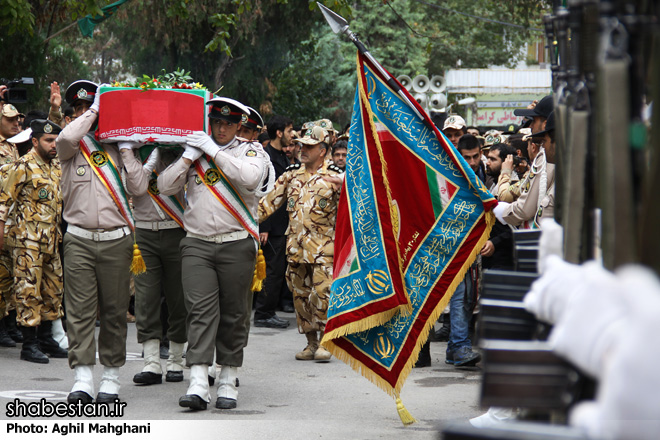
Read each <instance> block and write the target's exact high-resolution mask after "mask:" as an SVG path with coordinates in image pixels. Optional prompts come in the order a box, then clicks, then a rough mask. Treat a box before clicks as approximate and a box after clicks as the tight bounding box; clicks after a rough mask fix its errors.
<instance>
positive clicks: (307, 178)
mask: <svg viewBox="0 0 660 440" xmlns="http://www.w3.org/2000/svg"><path fill="white" fill-rule="evenodd" d="M340 173H341V170H340V169H339V168H337V167H336V166H334V165H328V164H327V163H324V164H323V166H322V167H321V168H319V170H318V171H317V172H316V173H313V174H309V173H308V172H307V170H306V168H305V165H297V166H292V169H290V170H288V171H287V172H285V173H284V174H282V175H281V176H280V177H279V178H278V179H277V182H276V183H275V188H274V189H273V191H272V192H271V193H269V194H268V195H267V196H266V197H264V198H263V199H261V201H260V202H259V221H263V220H265V219H266V218H268V216H270V215H271V214H272V213H273V212H275V210H277V208H279V207H280V206H282V205H286V210H287V212H288V213H289V228H288V230H287V246H286V253H287V261H288V263H289V264H288V268H287V273H286V278H287V283H288V285H289V288H290V289H291V291H292V292H293V304H294V307H295V309H296V319H297V323H298V331H299V332H300V333H308V332H313V331H323V330H324V329H325V323H326V320H327V314H328V297H329V294H330V284H331V283H332V262H333V257H334V239H335V222H336V219H337V203H338V201H339V191H337V190H335V189H334V188H333V186H332V184H331V183H330V182H327V181H325V180H323V177H324V176H337V175H339V174H340Z"/></svg>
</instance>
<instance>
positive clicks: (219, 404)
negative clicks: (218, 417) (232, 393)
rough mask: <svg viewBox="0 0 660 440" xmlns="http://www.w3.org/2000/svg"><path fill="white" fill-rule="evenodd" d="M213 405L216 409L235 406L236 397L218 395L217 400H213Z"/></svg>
mask: <svg viewBox="0 0 660 440" xmlns="http://www.w3.org/2000/svg"><path fill="white" fill-rule="evenodd" d="M215 407H216V408H218V409H233V408H236V399H229V398H227V397H218V400H216V401H215Z"/></svg>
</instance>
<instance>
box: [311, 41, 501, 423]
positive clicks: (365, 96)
mask: <svg viewBox="0 0 660 440" xmlns="http://www.w3.org/2000/svg"><path fill="white" fill-rule="evenodd" d="M357 76H358V86H357V91H356V94H355V103H354V107H353V116H352V120H351V127H350V135H349V143H348V157H347V165H346V180H345V183H344V186H343V188H342V194H341V198H340V202H339V207H338V212H337V225H336V232H335V260H334V276H335V280H334V281H333V283H332V288H331V291H332V292H331V295H330V299H329V308H328V321H327V324H326V327H325V336H324V338H323V345H324V346H325V347H326V348H328V350H330V351H331V352H332V353H333V354H334V355H335V356H336V357H337V358H339V359H341V360H342V361H344V362H346V363H347V364H349V365H350V366H351V367H352V368H353V369H354V370H356V371H358V372H360V373H361V374H362V375H363V376H365V377H366V378H367V379H369V380H370V381H372V382H374V383H375V384H376V385H377V386H379V387H380V388H382V389H383V390H384V391H386V392H387V393H389V394H390V395H392V396H393V397H395V398H396V399H397V406H398V408H399V413H400V415H401V419H402V421H404V423H412V421H414V419H412V418H411V417H409V414H407V412H406V411H405V408H403V405H402V404H401V401H400V399H399V392H400V390H401V387H402V386H403V383H404V382H405V380H406V377H407V376H408V374H409V373H410V370H411V368H412V367H413V365H414V363H415V361H416V360H417V356H418V354H419V351H420V349H421V346H422V345H423V344H424V343H425V342H426V340H427V337H428V334H429V331H430V329H431V328H432V327H433V324H434V322H435V321H436V320H437V319H438V317H439V315H440V313H442V311H443V310H444V308H445V307H446V305H447V303H448V302H449V299H450V297H451V295H452V294H453V292H454V290H455V289H456V286H457V285H458V284H459V283H460V282H461V281H462V280H463V278H464V276H465V274H466V272H467V270H468V268H469V267H470V265H471V264H472V262H473V261H474V260H475V258H476V256H477V255H478V253H479V251H480V250H481V248H482V247H483V245H484V244H485V242H486V241H487V240H488V238H489V236H490V230H491V228H492V225H493V223H494V221H495V220H494V216H493V214H492V212H489V211H490V210H491V209H492V208H493V207H494V206H495V205H496V204H497V202H496V201H495V199H494V198H493V196H492V195H491V194H490V193H489V192H488V190H487V189H486V188H485V186H484V185H483V183H482V182H481V181H480V180H479V178H478V177H477V176H476V175H475V174H474V172H473V171H472V169H471V168H470V167H469V165H468V164H467V163H466V162H465V160H464V159H463V158H462V157H461V155H460V154H459V153H458V151H457V150H456V149H455V148H454V147H453V146H452V144H451V143H450V142H449V141H448V140H447V139H446V138H445V137H444V136H443V135H442V134H441V133H440V132H439V131H438V130H437V128H436V127H435V126H434V125H433V123H432V122H431V120H430V118H429V117H428V115H427V114H426V112H425V111H424V110H423V109H421V107H419V106H418V104H417V102H416V101H415V99H414V98H412V97H411V96H410V95H409V94H408V93H407V92H405V89H404V93H405V94H406V96H407V97H408V98H409V100H410V101H411V102H412V103H413V105H415V106H416V108H417V110H418V113H420V114H421V115H423V118H424V119H422V118H420V117H419V116H418V115H417V113H416V112H415V111H414V110H413V108H411V107H410V106H409V104H407V103H406V102H405V101H404V100H403V99H402V98H401V96H399V95H397V93H396V92H395V91H394V90H393V89H392V87H391V86H390V85H389V83H388V78H386V77H385V76H384V75H383V74H381V73H380V72H379V71H378V69H377V68H376V67H375V66H374V64H373V63H372V62H371V61H369V59H368V58H367V57H365V56H363V55H362V54H361V53H358V58H357ZM389 80H390V81H395V80H394V79H392V78H389Z"/></svg>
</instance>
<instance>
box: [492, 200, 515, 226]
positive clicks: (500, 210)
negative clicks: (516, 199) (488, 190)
mask: <svg viewBox="0 0 660 440" xmlns="http://www.w3.org/2000/svg"><path fill="white" fill-rule="evenodd" d="M510 204H511V203H507V202H499V203H498V204H497V206H496V207H495V208H493V214H495V217H497V219H498V220H499V221H500V223H502V224H503V225H506V224H507V222H506V221H505V220H504V217H503V215H504V210H505V209H506V208H507V206H509V205H510Z"/></svg>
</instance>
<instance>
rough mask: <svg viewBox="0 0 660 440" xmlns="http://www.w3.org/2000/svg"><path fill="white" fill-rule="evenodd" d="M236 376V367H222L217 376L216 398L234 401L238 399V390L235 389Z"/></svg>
mask: <svg viewBox="0 0 660 440" xmlns="http://www.w3.org/2000/svg"><path fill="white" fill-rule="evenodd" d="M237 374H238V369H237V368H236V367H229V366H227V365H223V366H222V368H221V369H220V374H219V375H218V382H219V384H218V397H225V398H227V399H234V400H236V399H237V398H238V389H237V388H236V375H237Z"/></svg>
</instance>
